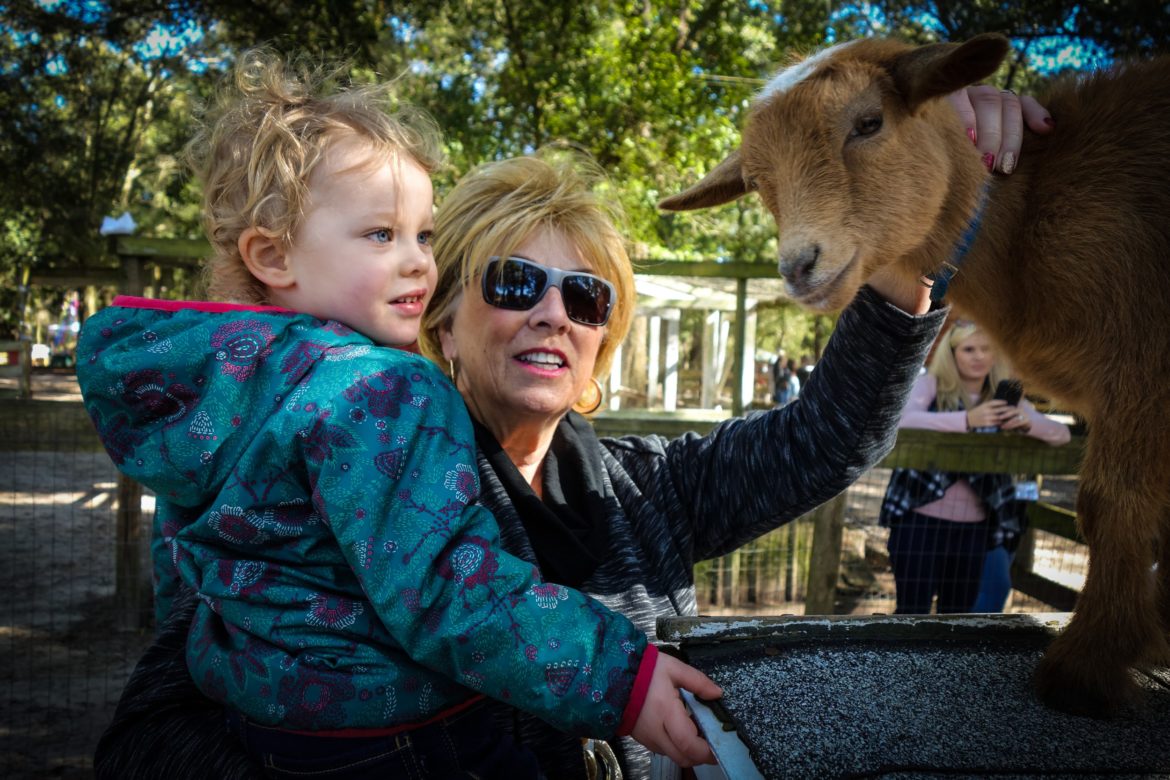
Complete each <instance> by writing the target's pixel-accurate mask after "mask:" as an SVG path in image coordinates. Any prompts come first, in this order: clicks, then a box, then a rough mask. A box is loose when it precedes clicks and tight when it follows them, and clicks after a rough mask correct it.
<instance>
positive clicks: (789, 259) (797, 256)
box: [780, 244, 821, 284]
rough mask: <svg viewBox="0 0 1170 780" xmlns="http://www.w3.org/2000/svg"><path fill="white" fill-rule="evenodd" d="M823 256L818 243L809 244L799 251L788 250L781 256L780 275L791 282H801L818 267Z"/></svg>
mask: <svg viewBox="0 0 1170 780" xmlns="http://www.w3.org/2000/svg"><path fill="white" fill-rule="evenodd" d="M820 257H821V248H820V246H819V245H817V244H807V245H805V246H803V247H801V249H800V250H799V251H794V252H786V253H784V254H783V255H781V257H780V275H781V276H783V277H784V278H785V279H787V280H788V281H789V282H790V283H791V284H800V283H801V282H802V281H803V280H804V278H805V277H806V276H808V275H809V274H811V273H812V272H813V269H814V268H816V265H817V261H818V260H819V259H820Z"/></svg>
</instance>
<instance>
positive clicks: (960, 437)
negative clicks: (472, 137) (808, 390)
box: [0, 400, 1083, 628]
mask: <svg viewBox="0 0 1170 780" xmlns="http://www.w3.org/2000/svg"><path fill="white" fill-rule="evenodd" d="M0 408H2V411H0V437H2V440H3V442H4V444H3V445H0V446H3V447H4V448H5V449H8V450H10V451H11V450H15V451H63V450H65V449H68V450H70V451H79V452H81V451H94V450H100V449H101V444H100V442H99V441H98V438H97V434H96V432H95V431H94V429H93V425H92V423H91V422H90V420H89V416H88V415H87V414H86V412H85V409H84V407H83V406H82V404H81V403H80V402H77V401H37V400H15V401H10V402H8V403H6V404H4V405H3V406H2V407H0ZM727 417H728V415H726V414H725V413H719V412H711V411H697V410H683V411H679V412H671V413H666V412H647V411H645V410H624V411H620V412H606V413H604V414H602V415H599V416H598V417H597V418H596V419H595V420H594V425H595V427H596V429H597V431H598V433H599V434H600V435H602V436H620V435H625V434H637V435H645V434H648V433H658V434H662V435H664V436H668V437H673V436H678V435H681V434H682V433H685V432H687V431H697V432H700V433H705V432H707V431H709V430H711V429H712V428H713V427H715V425H717V424H718V423H719V422H720V421H721V420H724V419H727ZM1082 446H1083V440H1082V438H1081V437H1073V441H1072V442H1071V443H1069V444H1067V445H1065V446H1063V447H1051V446H1049V445H1046V444H1043V443H1041V442H1038V441H1036V440H1035V439H1030V438H1027V437H1024V436H1017V435H1010V434H998V435H986V434H946V433H935V432H930V431H914V430H904V431H900V432H899V435H898V443H897V445H896V446H895V448H894V450H893V451H892V452H891V453H890V455H889V456H887V457H886V459H885V460H883V461H882V463H881V465H882V466H886V467H907V468H922V469H946V470H954V471H965V472H974V471H995V472H1009V473H1013V474H1021V473H1023V474H1048V475H1059V474H1075V473H1076V471H1077V465H1078V463H1079V461H1080V456H1081V450H1082ZM845 495H846V494H845V493H842V494H841V495H840V496H838V497H836V498H834V499H832V500H830V501H828V502H826V503H824V504H822V505H821V506H819V507H817V508H816V509H814V510H813V511H812V512H810V513H809V514H810V516H811V519H812V521H813V523H814V528H815V530H814V536H813V542H812V553H811V560H810V562H809V579H808V590H807V599H806V606H805V613H806V614H831V613H832V611H833V603H834V600H835V591H836V583H837V572H838V569H839V567H840V562H841V545H842V535H843V528H844V514H845ZM117 498H118V503H117V535H118V540H117V541H118V544H117V545H116V547H115V549H116V550H117V554H116V560H115V570H116V583H117V584H116V591H115V601H116V605H117V611H118V614H119V620H120V622H121V623H122V624H123V626H125V627H129V628H133V627H137V626H136V625H135V622H136V621H137V620H139V619H140V616H144V615H147V614H149V609H148V608H146V604H147V603H148V602H149V599H150V585H149V574H148V571H147V569H146V568H144V566H143V550H144V546H145V544H146V542H147V540H148V539H149V537H150V529H148V528H145V527H144V522H143V516H142V512H141V508H140V507H141V498H142V488H141V486H140V485H138V483H136V482H134V481H133V480H131V479H129V478H127V477H125V476H124V475H119V479H118V488H117ZM1030 517H1031V524H1032V527H1033V528H1037V529H1043V530H1045V531H1049V532H1051V533H1056V534H1059V535H1060V536H1064V537H1067V538H1070V539H1076V529H1075V516H1074V515H1073V513H1072V512H1070V511H1068V510H1064V509H1060V508H1058V507H1051V506H1047V505H1044V504H1037V505H1034V506H1033V508H1032V511H1031V515H1030ZM1030 562H1031V559H1030V555H1029V548H1028V546H1027V544H1025V545H1023V546H1022V547H1021V550H1020V551H1019V553H1017V557H1016V563H1017V571H1016V574H1015V577H1014V579H1015V587H1017V589H1019V590H1021V591H1024V592H1026V593H1029V594H1030V595H1035V596H1036V597H1037V598H1040V599H1041V600H1043V601H1045V602H1046V603H1049V604H1052V605H1054V606H1056V607H1057V608H1062V609H1070V608H1071V604H1072V600H1073V599H1075V595H1076V594H1075V592H1074V591H1072V590H1071V589H1069V588H1067V587H1064V586H1061V585H1059V584H1057V583H1052V582H1049V581H1046V580H1043V579H1042V578H1040V577H1038V576H1037V575H1035V574H1033V573H1032V572H1031V570H1030V569H1031V567H1030Z"/></svg>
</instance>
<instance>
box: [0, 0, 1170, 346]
mask: <svg viewBox="0 0 1170 780" xmlns="http://www.w3.org/2000/svg"><path fill="white" fill-rule="evenodd" d="M1167 11H1168V9H1167V8H1166V4H1165V2H1164V0H1137V1H1136V2H1126V3H1120V2H1117V0H1085V1H1083V2H1076V3H1073V2H1069V0H1037V2H1029V3H1026V4H1021V3H1018V2H1003V1H1002V0H975V1H974V2H957V1H955V2H952V1H950V0H947V1H946V2H940V1H937V0H936V2H931V3H923V2H917V1H916V0H884V1H879V2H874V3H865V4H859V3H850V2H838V1H836V0H787V1H786V0H771V1H769V0H753V1H752V2H742V1H740V0H735V1H733V0H672V2H665V1H664V0H595V1H593V2H584V1H583V0H475V1H474V2H472V1H471V0H408V1H407V2H396V3H391V2H386V0H301V1H299V2H295V3H290V2H285V0H253V1H252V2H247V3H241V2H238V0H107V1H106V2H104V3H83V2H81V1H80V0H56V1H55V2H54V1H53V0H39V1H38V2H31V1H30V0H18V1H17V2H9V3H6V4H2V5H0V13H2V14H3V15H2V16H0V122H2V127H3V132H2V133H0V166H2V169H0V175H2V176H4V184H5V185H6V186H4V187H3V188H2V190H0V220H2V222H0V241H2V244H0V274H4V273H5V272H8V273H9V274H11V270H12V269H13V268H14V267H15V266H16V265H18V264H22V263H23V264H27V263H30V262H37V263H40V264H50V265H52V264H56V263H69V262H77V261H79V260H80V259H83V258H87V257H91V256H93V254H94V253H95V252H96V251H98V250H99V249H100V247H101V242H100V241H98V239H97V238H96V235H97V226H98V224H99V223H100V219H101V217H102V216H104V215H107V214H112V213H120V212H121V211H122V210H124V209H125V210H130V211H131V213H132V214H134V216H135V218H136V220H137V221H138V222H139V224H140V226H141V228H140V231H139V232H140V233H142V234H145V235H152V236H168V235H176V236H177V235H193V234H196V233H197V226H196V219H195V218H196V212H197V205H196V204H197V198H196V193H195V192H194V191H193V190H192V188H191V187H190V185H189V184H188V183H187V182H186V180H185V178H184V177H183V176H182V175H181V168H180V167H179V165H178V163H177V158H176V155H177V153H178V151H179V149H180V148H181V145H182V143H183V141H184V140H185V139H186V137H187V136H188V135H189V133H190V117H191V114H192V111H193V104H194V103H195V101H196V100H197V99H198V98H199V97H200V96H202V95H204V94H206V92H207V90H208V89H209V84H210V82H212V81H213V80H214V77H216V76H217V75H218V74H219V72H220V71H221V70H222V69H223V68H225V67H226V66H228V65H230V63H231V61H232V59H233V58H234V57H235V56H236V54H238V52H239V51H240V50H242V49H243V48H245V47H247V46H251V45H255V44H257V43H261V42H267V43H271V44H273V45H274V46H276V48H278V49H281V50H285V51H289V52H293V51H296V52H302V51H303V52H307V53H309V54H311V55H313V56H315V57H318V58H327V59H349V60H350V61H351V62H352V63H353V64H354V66H355V76H357V77H362V78H364V77H369V76H370V75H372V74H375V73H376V74H378V75H379V76H380V77H397V78H399V79H400V84H401V88H402V93H403V95H404V97H406V98H407V99H409V100H411V101H412V102H415V103H417V104H420V105H422V106H423V107H425V108H426V109H428V110H429V111H430V112H431V113H432V114H434V115H435V116H436V118H437V119H438V120H439V122H440V124H441V125H442V126H443V127H444V128H445V132H446V137H447V142H448V150H449V157H450V161H451V166H450V170H449V172H447V174H445V177H444V178H441V180H440V182H439V193H440V196H441V194H442V192H443V191H444V189H445V187H447V186H449V184H450V182H451V181H452V180H453V179H454V178H456V177H457V176H458V175H461V174H462V173H463V172H464V171H466V170H467V169H468V168H470V167H471V166H472V165H474V164H476V163H479V162H482V161H484V160H490V159H496V158H500V157H504V156H508V155H514V154H522V153H525V152H529V151H532V150H534V149H536V148H540V147H545V146H549V145H561V146H564V147H567V148H573V149H578V150H581V151H583V152H585V153H588V154H589V155H591V156H593V157H594V158H595V159H596V160H597V161H598V162H599V163H600V164H601V165H602V166H603V167H604V168H605V169H606V170H607V171H608V172H609V173H610V175H611V177H612V191H613V196H614V197H615V198H617V199H620V201H621V203H622V205H623V206H624V208H625V210H626V212H627V214H628V216H629V226H628V234H629V236H630V239H631V241H632V243H633V246H634V254H635V255H636V256H638V257H643V258H656V257H672V258H693V259H706V260H710V259H714V258H725V259H728V260H736V261H741V262H758V263H764V264H770V263H772V262H773V257H774V251H775V241H774V227H773V225H772V223H771V220H770V219H769V218H768V217H767V215H766V214H765V213H764V212H763V210H762V209H761V208H760V207H759V206H758V204H757V203H756V202H755V200H754V199H751V198H749V199H745V200H744V201H743V202H740V203H735V204H730V205H728V206H725V207H723V208H720V209H713V210H710V211H707V212H701V213H695V214H684V215H672V214H663V213H661V212H659V211H658V210H657V209H656V208H655V203H656V202H657V200H658V199H659V198H661V197H663V196H665V195H668V194H671V193H673V192H676V191H677V190H679V189H680V188H682V187H684V186H686V185H687V184H689V183H691V182H693V181H695V180H696V179H697V178H698V177H700V176H701V175H702V174H703V173H705V172H706V171H707V170H709V169H710V168H711V167H712V166H713V165H714V164H715V163H717V162H718V161H719V160H720V159H722V158H723V157H724V156H725V155H726V154H727V153H728V152H729V151H730V150H731V149H733V148H734V146H735V144H736V143H737V140H738V137H739V132H740V127H741V125H742V121H743V116H744V111H745V109H746V107H747V105H748V103H749V101H750V99H751V96H752V94H753V93H754V92H755V90H756V89H758V87H759V86H760V85H761V84H762V83H763V81H764V80H765V79H766V78H767V77H768V76H769V75H770V73H771V72H772V70H773V69H774V68H775V67H776V66H777V65H780V64H783V63H785V62H786V61H788V60H789V59H790V58H791V57H792V56H793V55H799V54H802V53H804V52H807V51H809V50H811V49H814V48H816V47H818V46H820V45H822V44H824V43H827V42H834V41H840V40H847V39H849V38H852V37H856V36H859V35H872V34H883V35H884V34H892V35H900V36H904V37H908V38H910V39H913V40H939V39H961V38H966V37H969V36H970V35H972V34H975V33H977V32H983V31H986V30H999V31H1002V32H1005V33H1007V34H1008V35H1009V36H1011V37H1012V38H1013V41H1015V42H1016V44H1017V46H1018V50H1019V57H1018V58H1017V59H1016V60H1015V61H1014V62H1013V63H1010V64H1009V65H1008V66H1006V67H1005V70H1004V72H1003V73H1002V74H1001V77H1000V78H999V83H1001V84H1002V85H1005V86H1006V85H1011V86H1013V87H1015V88H1017V89H1033V88H1034V86H1033V85H1034V84H1035V79H1036V78H1037V71H1036V69H1035V68H1034V67H1033V66H1034V65H1035V64H1036V63H1037V62H1039V59H1038V58H1040V57H1041V56H1044V55H1048V54H1050V53H1051V51H1052V48H1053V47H1054V46H1059V45H1062V44H1061V42H1062V41H1063V42H1064V43H1065V44H1067V42H1068V41H1072V42H1074V43H1076V42H1079V43H1080V44H1081V45H1082V46H1086V47H1089V46H1091V47H1092V48H1093V50H1094V51H1095V52H1097V54H1099V55H1100V56H1101V57H1106V58H1108V57H1114V56H1129V55H1135V54H1136V55H1141V54H1148V53H1150V52H1153V51H1157V50H1163V49H1165V48H1166V40H1167V25H1170V21H1168V20H1170V13H1168V12H1167ZM160 30H162V31H171V32H174V31H190V30H197V31H199V32H200V33H202V36H203V37H202V38H194V37H193V38H192V39H191V40H188V41H186V43H185V44H184V45H183V46H181V47H179V48H165V47H164V49H163V50H161V51H159V50H157V49H155V50H149V48H148V47H146V46H145V44H146V43H147V42H149V41H151V40H154V39H157V38H158V35H159V31H160ZM1054 41H1055V43H1054ZM1056 65H1057V66H1058V67H1059V65H1060V62H1059V61H1057V62H1056ZM5 278H6V279H7V278H11V276H8V277H5ZM5 287H6V288H7V287H9V285H5ZM781 311H782V310H781ZM767 316H771V315H767ZM776 316H781V315H779V314H778V315H776ZM782 316H783V317H784V318H790V315H789V314H787V313H784V314H783V315H782ZM775 325H776V327H775V330H776V331H779V330H781V329H783V330H784V332H785V333H786V334H791V335H790V336H789V335H786V336H785V338H786V339H788V338H790V337H791V338H792V339H793V340H794V341H796V342H797V343H792V344H786V346H787V347H788V348H789V351H790V352H793V353H798V352H800V351H801V349H802V347H801V345H800V344H799V341H807V334H808V333H811V332H812V326H811V325H810V326H809V327H808V328H806V329H805V331H806V332H805V334H804V335H799V333H798V331H799V330H800V328H798V327H797V326H796V325H795V324H794V323H792V322H789V321H788V319H785V320H784V321H782V322H781V321H779V320H778V321H777V322H776V323H775ZM768 330H769V328H768V326H767V325H766V324H765V327H764V328H762V333H766V332H768ZM760 346H761V348H764V349H768V350H771V349H773V348H774V347H775V345H774V344H771V343H768V340H767V338H766V337H764V338H763V340H762V342H761V344H760Z"/></svg>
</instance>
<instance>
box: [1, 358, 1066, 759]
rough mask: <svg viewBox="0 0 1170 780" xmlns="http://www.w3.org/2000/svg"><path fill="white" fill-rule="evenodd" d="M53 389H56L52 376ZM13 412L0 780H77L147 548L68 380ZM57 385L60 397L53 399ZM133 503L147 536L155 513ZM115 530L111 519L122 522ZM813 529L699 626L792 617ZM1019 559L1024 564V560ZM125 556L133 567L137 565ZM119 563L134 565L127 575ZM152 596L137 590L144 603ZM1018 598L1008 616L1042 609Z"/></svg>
mask: <svg viewBox="0 0 1170 780" xmlns="http://www.w3.org/2000/svg"><path fill="white" fill-rule="evenodd" d="M50 378H52V377H50ZM58 379H59V382H58V385H59V386H56V385H52V384H50V385H49V386H48V387H47V388H46V386H45V385H44V384H43V382H44V381H45V377H41V378H40V380H41V381H42V384H41V385H39V386H38V389H37V391H36V393H35V400H33V401H26V400H17V399H16V397H15V392H14V391H10V389H8V388H5V387H4V385H3V384H2V383H0V588H2V592H3V593H4V594H5V598H4V599H3V600H2V601H0V777H5V778H26V777H27V778H40V777H61V778H85V777H91V776H92V754H93V750H94V747H95V746H96V744H97V740H98V738H99V736H100V734H101V732H102V730H103V729H104V727H105V725H106V724H107V723H108V722H109V719H110V717H111V716H112V714H113V710H114V707H115V705H116V703H117V700H118V697H119V695H120V693H121V690H122V686H123V685H124V683H125V681H126V679H127V677H128V676H129V674H130V671H131V670H132V669H133V667H134V664H135V663H136V662H137V660H138V658H139V657H140V656H141V654H142V652H143V651H144V650H145V648H146V647H147V646H148V645H149V643H150V639H151V632H152V630H153V627H152V626H151V625H150V604H149V601H148V599H143V598H141V596H143V595H148V594H147V593H145V592H144V593H143V594H138V593H134V592H131V593H126V592H125V591H126V589H127V583H126V577H127V575H126V572H127V570H129V571H130V573H131V579H134V578H137V579H139V580H141V578H143V577H145V576H146V575H145V573H146V572H147V571H149V569H148V567H146V565H145V554H146V544H145V542H146V537H145V536H144V537H142V538H137V539H135V538H133V537H132V536H129V535H127V533H126V527H125V526H126V523H127V522H128V520H127V516H126V515H125V514H124V513H125V510H126V508H127V507H126V506H125V503H126V501H127V495H126V494H125V493H123V494H122V495H121V498H122V506H120V503H119V498H120V494H119V489H120V484H119V478H118V474H117V471H116V470H115V468H114V466H113V465H112V464H111V463H110V461H109V459H108V457H107V456H106V454H105V453H104V452H103V451H102V450H100V448H99V447H98V443H97V439H96V435H95V434H94V432H93V430H92V427H91V426H90V424H89V421H88V418H87V417H86V416H85V412H84V409H83V408H82V407H81V404H80V401H79V399H78V397H77V396H76V388H75V386H73V385H72V384H71V383H72V377H70V376H68V375H65V374H62V375H59V376H58ZM54 387H56V389H54ZM889 474H890V471H889V469H885V468H881V469H874V470H872V471H871V472H869V473H867V474H866V475H865V476H864V477H863V478H862V479H861V480H860V481H859V482H858V483H856V484H855V485H854V486H853V487H852V488H851V489H850V490H849V491H848V493H847V495H846V499H845V515H844V533H843V542H842V545H841V552H842V555H841V565H840V567H839V571H838V576H837V587H836V601H835V604H834V611H835V612H837V613H853V614H859V613H860V614H867V613H873V612H885V613H889V612H893V611H894V607H893V592H894V586H893V579H892V575H891V574H890V571H889V560H888V554H887V553H886V551H885V535H886V534H887V531H886V529H883V528H880V527H878V526H877V524H876V518H877V510H878V505H879V502H880V500H881V496H882V494H883V493H884V491H885V486H886V483H887V482H888V479H889ZM1074 492H1075V481H1073V480H1071V479H1067V478H1063V479H1049V480H1046V481H1045V483H1044V490H1043V491H1042V495H1041V498H1042V499H1047V500H1051V501H1053V502H1054V503H1056V504H1058V505H1060V506H1067V507H1069V508H1071V502H1072V494H1073V493H1074ZM129 501H130V502H132V503H133V504H135V505H136V507H135V508H140V509H141V515H140V516H138V517H134V516H133V514H131V515H130V517H129V522H133V523H139V524H141V526H142V527H144V528H146V529H149V527H150V521H151V514H152V510H153V499H152V497H151V496H150V495H149V494H146V495H144V496H142V497H141V499H139V498H138V496H137V495H133V494H131V495H130V497H129ZM120 509H121V510H122V511H123V516H122V517H121V518H120V517H119V510H120ZM813 536H814V523H813V521H812V519H811V518H807V517H806V518H802V519H801V520H799V521H797V522H794V523H790V524H788V525H786V526H784V527H782V528H780V529H778V530H776V531H774V532H772V533H770V534H768V535H766V536H764V537H762V538H760V539H758V540H756V541H755V542H753V543H751V544H749V545H746V546H744V547H743V548H742V549H741V550H739V551H737V552H736V553H733V554H731V555H728V556H725V557H723V558H721V559H718V560H714V561H705V562H703V563H701V564H700V565H699V566H698V567H696V571H695V578H696V588H697V590H698V597H699V602H700V611H701V612H702V613H703V614H747V613H761V614H763V613H767V614H789V613H791V614H801V613H803V612H804V603H805V599H806V598H807V595H808V574H809V568H810V565H811V564H810V555H811V549H812V546H813ZM1035 536H1036V543H1035V545H1034V547H1029V548H1028V549H1027V553H1028V556H1029V558H1028V560H1029V561H1030V563H1029V566H1030V567H1031V568H1032V570H1034V571H1035V572H1036V573H1037V574H1038V575H1042V576H1041V579H1043V580H1044V581H1050V582H1056V583H1058V584H1059V585H1060V586H1062V587H1064V588H1066V589H1072V590H1075V589H1076V588H1078V587H1079V585H1080V582H1081V581H1083V576H1084V571H1085V565H1086V556H1085V548H1084V547H1083V546H1082V545H1079V544H1077V543H1076V542H1074V541H1071V540H1069V539H1067V538H1063V537H1060V536H1055V535H1052V534H1050V533H1048V532H1046V531H1040V532H1037V533H1036V534H1035ZM1024 552H1025V550H1021V553H1024ZM135 558H137V560H135ZM130 564H134V565H133V566H131V565H130ZM147 590H148V589H147ZM1052 609H1053V607H1052V605H1051V603H1044V602H1043V601H1041V600H1039V599H1037V598H1036V597H1035V596H1031V595H1028V594H1026V593H1024V592H1022V591H1015V592H1013V595H1012V599H1011V602H1010V604H1009V611H1052Z"/></svg>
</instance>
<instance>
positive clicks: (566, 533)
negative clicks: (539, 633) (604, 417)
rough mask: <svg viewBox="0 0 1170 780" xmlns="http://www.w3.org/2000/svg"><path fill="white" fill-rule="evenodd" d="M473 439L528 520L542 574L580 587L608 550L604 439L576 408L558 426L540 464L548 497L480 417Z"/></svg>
mask: <svg viewBox="0 0 1170 780" xmlns="http://www.w3.org/2000/svg"><path fill="white" fill-rule="evenodd" d="M472 422H473V423H474V424H475V443H476V444H477V445H478V446H479V449H480V451H481V452H483V454H484V455H485V456H486V457H487V460H488V462H489V463H490V464H491V466H492V469H493V471H495V473H496V476H497V477H499V480H500V483H501V484H502V485H503V486H504V490H506V491H507V493H508V498H509V499H511V501H512V504H513V506H514V507H515V509H516V513H517V514H518V515H519V516H520V520H521V522H522V523H523V524H524V530H525V531H526V532H527V534H528V539H529V542H531V544H532V550H533V552H535V553H536V561H537V563H538V564H539V565H540V569H541V573H542V574H543V576H544V577H545V579H547V580H548V581H550V582H556V583H559V584H561V585H567V586H569V587H571V588H580V587H581V586H582V585H583V584H584V583H585V581H586V580H588V579H589V577H590V576H591V575H592V574H593V572H594V571H595V570H596V569H597V567H598V565H600V564H601V562H602V561H603V560H604V559H605V557H606V556H607V555H608V553H609V518H608V514H609V512H608V508H607V505H606V501H605V498H604V496H605V491H604V482H603V480H602V472H603V469H604V466H603V465H602V463H601V443H600V442H599V441H598V440H597V434H596V433H594V431H593V426H592V425H590V424H589V421H588V420H586V419H585V418H584V417H582V416H581V415H579V414H577V413H576V412H569V413H568V414H566V415H565V416H564V417H563V418H562V419H561V421H560V423H558V424H557V430H556V433H555V434H554V435H553V441H552V446H551V447H549V451H548V454H547V455H545V458H544V463H543V464H542V468H543V469H544V474H543V485H544V500H543V501H541V499H540V498H538V497H537V495H536V493H534V492H533V491H532V487H531V486H530V485H529V484H528V483H527V482H526V481H525V480H524V477H522V476H521V475H520V472H519V470H517V468H516V464H514V463H512V460H511V458H509V457H508V453H506V452H504V449H503V448H502V447H501V446H500V443H499V442H498V441H496V437H495V436H493V435H492V433H491V432H490V431H489V430H488V429H487V428H485V427H483V426H482V425H480V424H479V422H478V421H477V420H474V419H473V420H472Z"/></svg>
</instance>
